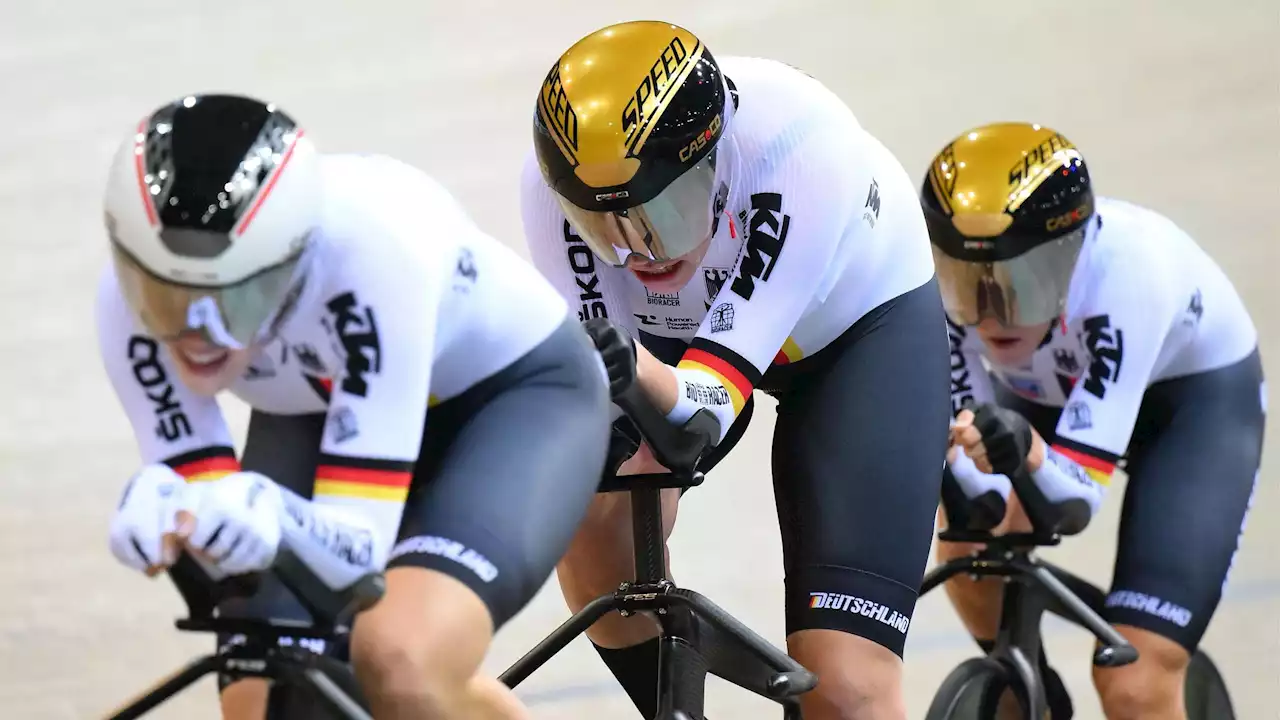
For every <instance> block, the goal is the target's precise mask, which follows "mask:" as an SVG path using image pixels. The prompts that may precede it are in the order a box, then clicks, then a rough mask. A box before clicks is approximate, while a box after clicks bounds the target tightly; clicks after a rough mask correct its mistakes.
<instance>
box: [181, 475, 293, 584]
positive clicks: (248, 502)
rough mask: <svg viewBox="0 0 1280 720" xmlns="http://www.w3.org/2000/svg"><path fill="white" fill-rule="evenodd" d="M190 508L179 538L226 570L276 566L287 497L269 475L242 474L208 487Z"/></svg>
mask: <svg viewBox="0 0 1280 720" xmlns="http://www.w3.org/2000/svg"><path fill="white" fill-rule="evenodd" d="M184 509H186V510H188V511H189V512H190V515H186V514H184V515H183V518H182V522H181V523H179V524H178V526H177V529H176V531H177V534H178V536H179V537H180V538H182V539H183V540H184V541H185V543H186V546H187V548H188V549H189V550H191V551H192V552H193V553H195V554H196V555H198V556H199V557H201V558H202V559H204V560H207V561H208V562H210V563H212V564H213V565H214V566H216V567H217V568H218V569H219V570H221V571H222V572H225V573H227V574H228V575H240V574H243V573H248V572H256V571H259V570H266V569H267V568H269V567H271V563H273V562H275V559H276V551H277V550H278V549H279V547H280V536H281V533H282V529H281V527H280V516H281V512H282V511H283V509H284V496H283V494H282V493H281V492H280V488H279V486H277V485H276V484H275V483H274V482H273V481H272V480H271V479H270V478H268V477H266V476H265V475H261V474H259V473H255V472H238V473H233V474H231V475H227V476H226V477H223V478H221V479H218V480H215V481H213V482H211V483H207V484H205V486H204V487H203V488H202V492H201V493H200V494H199V497H198V498H196V502H194V503H191V504H190V505H189V506H188V507H186V508H184Z"/></svg>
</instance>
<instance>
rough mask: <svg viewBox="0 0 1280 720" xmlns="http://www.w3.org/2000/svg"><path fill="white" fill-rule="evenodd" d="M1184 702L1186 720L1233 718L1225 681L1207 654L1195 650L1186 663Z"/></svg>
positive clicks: (1232, 709)
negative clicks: (1188, 662)
mask: <svg viewBox="0 0 1280 720" xmlns="http://www.w3.org/2000/svg"><path fill="white" fill-rule="evenodd" d="M1184 697H1185V702H1186V705H1187V718H1188V719H1189V720H1235V717H1236V711H1235V708H1233V707H1232V706H1231V695H1230V694H1229V693H1228V692H1227V682H1226V681H1225V680H1223V679H1222V673H1220V672H1218V666H1217V665H1214V664H1213V661H1212V660H1210V659H1209V656H1208V655H1206V654H1205V653H1204V652H1202V651H1197V652H1196V654H1194V655H1192V656H1191V664H1190V665H1188V666H1187V683H1186V686H1185V696H1184Z"/></svg>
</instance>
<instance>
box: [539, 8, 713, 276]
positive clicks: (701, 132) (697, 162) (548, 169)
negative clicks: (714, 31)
mask: <svg viewBox="0 0 1280 720" xmlns="http://www.w3.org/2000/svg"><path fill="white" fill-rule="evenodd" d="M728 97H729V86H728V85H727V82H726V79H725V78H724V77H723V76H722V75H721V72H720V68H719V66H718V65H717V64H716V61H715V59H714V58H712V57H711V53H710V52H708V51H707V49H706V46H705V45H703V44H702V41H701V40H699V39H698V38H697V37H695V36H694V35H693V33H691V32H689V31H688V30H685V29H683V28H680V27H677V26H675V25H672V24H670V23H664V22H627V23H621V24H618V25H611V26H609V27H606V28H603V29H600V30H597V31H596V32H593V33H591V34H590V35H588V36H586V37H584V38H582V39H581V40H579V41H578V42H576V43H574V45H573V46H572V47H570V48H569V49H568V50H566V51H565V52H564V54H563V55H561V56H560V58H559V59H558V60H556V62H555V64H554V65H553V66H552V67H551V71H550V72H548V73H547V77H546V79H545V80H544V81H543V83H542V88H541V91H540V92H539V94H538V105H537V112H536V113H535V114H534V121H533V127H534V147H535V150H536V152H537V156H538V164H539V166H540V167H541V169H542V177H543V179H544V180H546V183H547V185H549V186H550V187H551V189H552V190H554V191H555V195H556V198H557V199H558V200H559V201H560V205H561V206H562V207H563V208H564V212H565V214H566V216H567V217H568V219H569V222H570V223H571V224H572V225H573V226H574V228H575V229H576V230H577V231H578V233H579V234H580V235H581V236H582V239H583V240H584V241H585V242H586V243H587V245H588V246H589V247H591V249H592V251H593V252H595V254H596V255H598V256H599V257H600V258H601V259H602V260H603V261H605V262H607V263H609V264H611V265H615V266H622V265H625V264H626V261H627V259H628V258H629V257H631V256H632V255H639V256H640V257H642V258H646V259H649V260H655V261H664V260H670V259H673V258H676V257H679V256H681V255H684V254H685V253H687V252H689V251H691V250H693V249H695V248H696V247H698V245H699V244H701V243H702V242H703V241H704V240H706V239H708V238H709V237H711V235H712V233H713V232H714V228H715V225H716V219H717V216H718V215H719V213H720V210H721V209H722V208H723V204H724V202H725V200H726V196H727V194H728V188H727V185H725V184H724V183H723V182H719V183H718V182H717V180H716V177H717V176H716V166H717V155H718V153H717V147H718V146H719V145H720V139H721V138H722V137H723V136H724V133H725V130H726V128H727V126H728V124H729V120H730V116H731V115H732V112H733V103H732V102H729V101H728Z"/></svg>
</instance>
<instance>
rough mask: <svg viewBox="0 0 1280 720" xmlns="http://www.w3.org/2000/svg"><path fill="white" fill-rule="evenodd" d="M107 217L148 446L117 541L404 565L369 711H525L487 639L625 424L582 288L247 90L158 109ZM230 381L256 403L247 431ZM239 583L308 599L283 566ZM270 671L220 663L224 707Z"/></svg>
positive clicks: (394, 579) (261, 695)
mask: <svg viewBox="0 0 1280 720" xmlns="http://www.w3.org/2000/svg"><path fill="white" fill-rule="evenodd" d="M106 223H107V228H108V230H109V233H110V237H111V251H112V254H113V257H114V263H113V265H112V267H111V268H109V269H108V270H107V271H106V272H105V273H104V274H103V277H102V282H101V286H100V289H99V293H98V299H97V325H98V333H99V338H100V345H101V351H102V360H103V362H104V363H105V365H106V368H107V371H108V374H109V376H110V379H111V382H112V384H113V385H114V387H115V391H116V393H117V395H118V396H119V398H120V401H121V403H122V404H123V406H124V410H125V413H126V415H127V416H128V419H129V420H130V422H131V423H132V424H133V429H134V433H135V435H136V437H137V442H138V446H139V448H140V451H141V455H142V462H143V464H144V467H143V469H142V470H141V471H140V472H139V473H138V474H137V475H136V476H135V477H134V478H133V479H132V481H131V482H130V483H129V485H128V487H127V488H126V490H125V493H124V497H123V500H122V502H121V504H120V506H119V508H118V510H117V511H116V516H115V518H114V519H113V521H112V523H111V550H112V552H113V553H114V554H115V556H116V557H117V558H119V560H120V561H121V562H123V563H125V564H126V565H128V566H130V567H132V568H135V569H137V570H139V571H146V572H148V573H155V572H156V571H158V570H160V569H161V568H163V567H165V566H167V565H169V564H171V563H172V562H173V561H174V560H175V559H176V555H177V552H178V550H179V549H180V548H182V547H186V548H188V549H190V550H193V551H196V552H197V553H199V555H201V556H203V557H204V558H206V559H207V560H209V561H210V562H211V563H212V564H213V565H214V566H215V568H216V569H217V570H218V571H220V572H222V573H227V574H239V573H245V572H250V571H257V570H262V569H265V568H267V567H269V566H270V565H271V563H272V560H273V558H274V557H275V555H276V552H277V549H278V547H279V546H280V544H281V543H284V544H285V545H286V546H287V547H289V549H290V550H291V551H292V552H293V553H295V554H296V555H297V556H299V557H300V558H301V559H302V560H303V561H304V562H306V563H307V564H308V565H309V566H310V567H311V568H312V569H313V570H314V571H315V572H316V573H317V574H318V575H319V576H320V577H321V578H322V579H324V580H325V582H327V583H329V584H330V585H331V586H333V587H342V586H345V585H347V584H349V583H350V582H352V581H353V580H354V579H356V578H357V577H359V576H361V575H363V574H365V573H367V572H369V571H371V570H379V569H382V568H383V567H388V569H387V572H386V583H387V590H386V594H385V596H384V597H383V599H382V600H381V601H380V602H379V603H378V604H377V605H376V606H375V607H374V608H373V609H372V610H370V611H368V612H366V613H364V614H362V615H360V616H359V617H358V619H357V621H356V622H355V626H354V629H353V635H352V638H351V646H350V657H351V660H352V662H353V663H354V667H355V671H356V675H357V677H358V678H359V680H360V683H361V685H362V688H363V690H364V694H365V696H366V697H367V699H368V701H369V702H370V705H371V708H372V712H373V714H374V716H375V717H431V718H456V719H458V720H472V719H473V718H479V717H485V718H512V719H514V718H526V717H528V713H527V711H525V710H524V709H522V707H521V704H520V703H519V702H518V701H517V700H516V699H515V697H514V696H513V695H512V694H511V693H510V692H509V691H507V689H506V688H505V687H503V686H502V685H501V684H499V683H498V682H497V681H496V680H495V679H490V678H484V677H480V676H479V675H478V673H479V669H480V663H481V660H482V659H483V658H484V656H485V653H486V650H487V649H488V647H489V643H490V639H491V636H492V634H493V632H494V631H495V630H496V629H498V628H500V627H501V626H502V625H503V623H505V622H506V621H507V620H509V619H510V618H511V617H512V616H513V615H515V614H516V613H517V612H518V611H519V610H520V609H521V608H523V607H524V606H525V604H526V603H527V602H528V601H529V600H530V599H531V598H532V597H533V595H534V593H536V592H537V591H538V589H539V588H540V587H541V586H542V585H543V583H544V582H545V581H546V579H547V578H548V576H549V575H550V573H551V571H552V569H553V568H554V566H555V563H556V561H557V560H559V558H560V557H561V556H562V555H563V554H564V551H565V549H566V548H567V547H568V544H569V541H570V539H571V537H572V535H573V532H574V530H575V528H576V527H577V526H578V524H579V522H580V520H581V519H582V517H583V515H584V513H585V511H586V509H587V507H588V504H589V503H590V501H591V500H592V498H593V497H594V494H595V489H596V487H597V484H598V483H599V479H600V473H601V469H602V468H603V466H604V461H605V452H606V449H607V443H608V428H607V423H608V420H609V415H608V407H609V403H608V392H607V387H606V385H605V383H604V381H603V377H602V372H603V368H602V366H601V363H600V359H599V356H598V354H597V353H596V351H595V349H594V347H593V345H592V343H591V341H590V339H589V338H588V337H587V335H586V333H585V332H584V331H583V329H582V327H581V325H580V324H579V323H578V321H577V319H576V318H575V317H574V316H573V314H572V313H570V312H568V308H567V306H566V304H565V302H564V300H563V299H562V298H561V297H560V296H559V295H557V294H556V292H555V290H554V289H552V287H551V286H550V285H549V284H548V283H547V282H546V281H545V280H544V279H543V278H541V277H539V276H538V274H537V273H536V271H535V270H534V269H533V268H532V267H530V266H529V265H528V264H526V263H525V262H524V261H522V260H521V259H520V258H519V257H518V256H517V255H516V254H515V253H513V252H512V251H511V250H509V249H508V248H506V247H504V246H503V245H502V244H500V243H498V242H497V241H496V240H494V239H492V238H490V237H488V236H486V235H485V234H484V233H483V232H481V231H480V230H479V229H478V228H477V227H476V226H475V225H473V224H472V223H471V221H470V220H469V219H468V218H467V216H466V215H465V214H464V212H463V210H462V208H461V207H460V206H459V205H458V203H456V202H455V201H454V199H453V198H452V197H451V196H450V194H449V193H448V192H447V191H446V190H445V189H443V188H442V187H441V186H439V185H438V184H436V183H435V182H434V181H432V180H431V179H430V178H429V177H427V176H426V175H424V174H423V173H422V172H420V171H418V170H416V169H414V168H412V167H408V166H406V165H404V164H401V163H399V162H397V161H395V160H392V159H389V158H385V157H377V156H355V155H333V156H329V155H321V154H319V153H317V151H316V149H315V147H314V146H313V145H312V143H311V141H310V140H309V139H308V138H307V137H306V136H305V134H304V132H303V130H302V128H301V127H300V126H298V125H297V124H296V123H295V122H294V121H293V120H292V119H291V118H290V117H289V116H288V115H286V114H285V113H283V112H282V111H280V110H279V109H278V108H276V107H274V106H271V105H267V104H263V103H261V102H258V101H256V100H253V99H251V98H247V97H241V96H234V95H203V96H192V97H187V98H183V99H180V100H177V101H175V102H172V103H169V104H166V105H164V106H162V107H161V108H159V109H158V110H156V111H155V112H153V113H151V114H149V115H148V116H147V117H146V118H144V119H143V120H142V122H141V123H140V124H139V125H138V126H137V128H135V129H134V130H133V131H132V132H131V133H130V134H129V136H128V138H127V139H126V140H125V141H124V143H123V145H122V146H121V147H120V149H119V152H118V153H117V154H116V156H115V160H114V161H113V163H112V165H111V173H110V179H109V182H108V186H107V192H106ZM513 294H518V295H519V297H520V302H512V301H511V296H512V295H513ZM222 391H228V392H229V393H230V394H232V395H233V396H235V397H236V398H238V399H240V400H242V401H244V402H245V403H247V404H248V405H249V406H250V407H251V408H252V410H253V414H252V416H251V419H250V421H249V431H248V437H247V440H246V444H245V447H244V452H243V454H242V455H241V456H240V457H239V458H237V456H236V453H235V451H234V450H233V441H232V437H231V434H230V432H229V431H228V428H227V424H226V423H225V421H224V419H223V415H222V412H221V411H220V410H219V406H218V403H217V402H216V400H215V396H216V395H217V394H218V393H220V392H222ZM428 406H430V410H428ZM184 511H185V512H184ZM267 577H268V578H270V577H273V576H267ZM228 610H229V608H224V611H228ZM236 610H237V611H238V612H241V613H247V614H250V615H269V616H271V617H289V616H290V615H293V614H296V617H297V618H298V619H300V620H305V619H306V617H307V616H306V615H305V613H304V611H303V610H302V609H301V607H300V606H298V604H297V603H296V602H294V601H293V600H292V598H291V596H290V595H288V593H287V592H285V591H284V590H283V588H281V587H280V585H279V584H278V583H275V582H272V581H270V580H268V581H267V582H265V583H264V586H263V587H262V589H261V591H260V592H259V593H258V594H257V595H256V596H255V597H254V598H252V599H250V600H249V601H248V603H247V606H243V607H239V608H236ZM240 641H243V638H235V637H224V638H220V639H219V642H223V643H225V642H240ZM327 651H330V652H339V653H341V652H342V650H341V649H335V648H328V649H327ZM264 683H265V681H262V680H256V679H246V680H239V681H237V679H236V678H235V677H224V678H222V683H221V684H222V685H223V686H224V690H223V692H222V706H223V710H224V716H225V717H228V718H254V719H255V720H256V719H260V718H262V717H263V713H264V711H265V705H264V703H265V701H266V695H267V687H266V686H265V684H264Z"/></svg>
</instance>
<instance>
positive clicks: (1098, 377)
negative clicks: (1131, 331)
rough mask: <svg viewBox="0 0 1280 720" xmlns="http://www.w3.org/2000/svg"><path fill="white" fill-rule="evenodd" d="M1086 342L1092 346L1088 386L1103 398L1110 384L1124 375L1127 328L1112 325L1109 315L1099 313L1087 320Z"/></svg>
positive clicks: (1090, 348)
mask: <svg viewBox="0 0 1280 720" xmlns="http://www.w3.org/2000/svg"><path fill="white" fill-rule="evenodd" d="M1084 344H1085V347H1086V348H1088V350H1089V370H1088V372H1087V374H1086V375H1085V379H1084V389H1085V390H1087V391H1089V392H1090V393H1091V394H1092V395H1093V396H1094V397H1096V398H1098V399H1099V400H1101V399H1102V398H1104V397H1106V394H1107V385H1109V384H1111V383H1114V382H1115V381H1116V380H1117V379H1119V378H1120V366H1121V364H1122V363H1123V362H1124V332H1123V331H1121V330H1120V329H1119V328H1116V329H1114V330H1113V329H1112V328H1111V317H1110V316H1109V315H1096V316H1094V317H1091V318H1089V319H1088V320H1085V321H1084Z"/></svg>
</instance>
